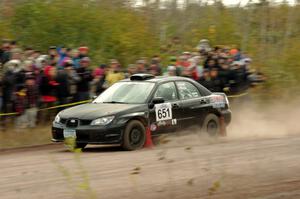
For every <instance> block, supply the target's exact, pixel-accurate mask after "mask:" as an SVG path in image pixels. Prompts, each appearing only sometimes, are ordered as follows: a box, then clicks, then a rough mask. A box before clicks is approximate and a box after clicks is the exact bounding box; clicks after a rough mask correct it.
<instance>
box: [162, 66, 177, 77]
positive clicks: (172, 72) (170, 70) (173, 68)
mask: <svg viewBox="0 0 300 199" xmlns="http://www.w3.org/2000/svg"><path fill="white" fill-rule="evenodd" d="M176 75H177V74H176V66H172V65H171V66H168V67H167V74H166V75H165V76H176Z"/></svg>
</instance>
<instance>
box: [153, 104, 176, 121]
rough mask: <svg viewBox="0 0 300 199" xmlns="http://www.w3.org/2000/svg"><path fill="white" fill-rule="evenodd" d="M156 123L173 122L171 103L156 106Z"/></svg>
mask: <svg viewBox="0 0 300 199" xmlns="http://www.w3.org/2000/svg"><path fill="white" fill-rule="evenodd" d="M155 114H156V121H162V120H171V119H172V118H173V117H172V105H171V103H163V104H156V105H155Z"/></svg>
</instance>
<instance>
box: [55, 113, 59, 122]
mask: <svg viewBox="0 0 300 199" xmlns="http://www.w3.org/2000/svg"><path fill="white" fill-rule="evenodd" d="M54 122H56V123H59V122H60V117H59V114H57V115H56V116H55V119H54Z"/></svg>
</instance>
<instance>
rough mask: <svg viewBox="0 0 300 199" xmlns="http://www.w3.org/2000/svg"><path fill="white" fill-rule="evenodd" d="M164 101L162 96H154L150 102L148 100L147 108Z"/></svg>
mask: <svg viewBox="0 0 300 199" xmlns="http://www.w3.org/2000/svg"><path fill="white" fill-rule="evenodd" d="M164 102H165V100H164V98H162V97H155V98H153V100H152V102H150V104H149V108H150V109H153V107H154V105H155V104H162V103H164Z"/></svg>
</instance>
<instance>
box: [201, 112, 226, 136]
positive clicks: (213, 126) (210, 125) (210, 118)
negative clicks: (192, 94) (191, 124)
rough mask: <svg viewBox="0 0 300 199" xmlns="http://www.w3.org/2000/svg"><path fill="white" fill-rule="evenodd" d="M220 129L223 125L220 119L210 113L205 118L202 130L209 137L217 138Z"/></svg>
mask: <svg viewBox="0 0 300 199" xmlns="http://www.w3.org/2000/svg"><path fill="white" fill-rule="evenodd" d="M220 128H221V125H220V120H219V117H218V116H216V115H215V114H212V113H210V114H208V115H207V116H206V117H205V119H204V121H203V125H202V128H201V130H202V132H205V133H207V134H208V135H210V136H212V137H215V136H218V135H219V134H220Z"/></svg>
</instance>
